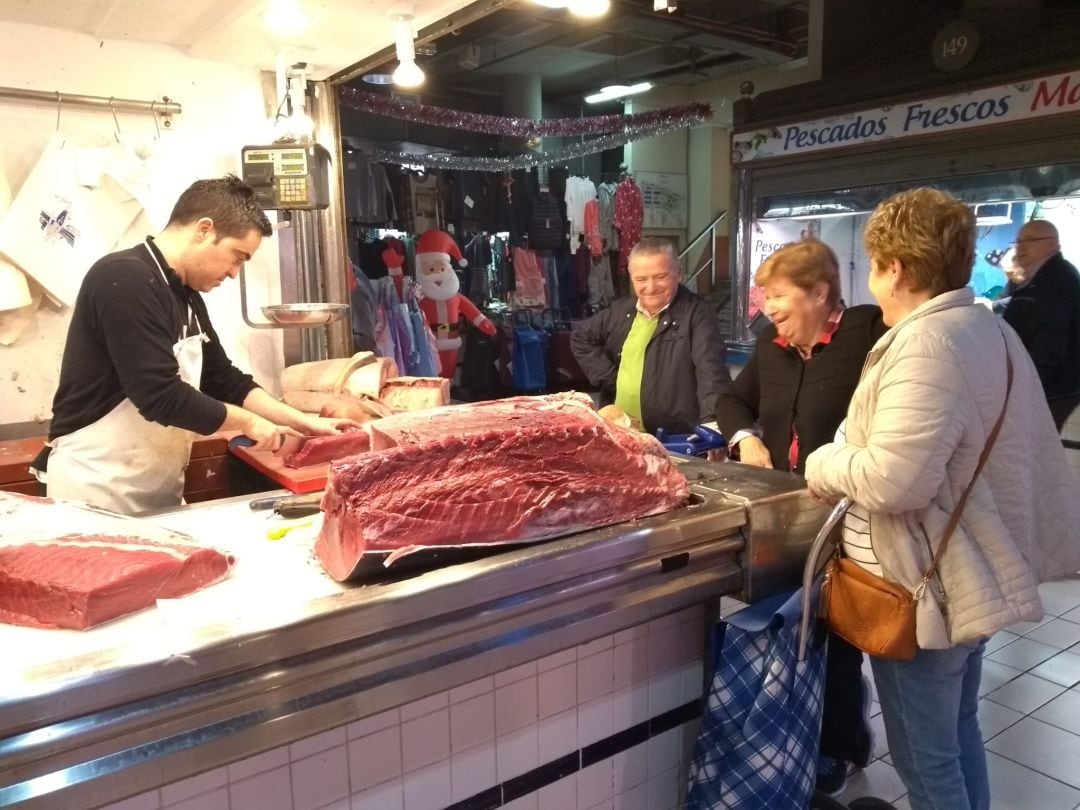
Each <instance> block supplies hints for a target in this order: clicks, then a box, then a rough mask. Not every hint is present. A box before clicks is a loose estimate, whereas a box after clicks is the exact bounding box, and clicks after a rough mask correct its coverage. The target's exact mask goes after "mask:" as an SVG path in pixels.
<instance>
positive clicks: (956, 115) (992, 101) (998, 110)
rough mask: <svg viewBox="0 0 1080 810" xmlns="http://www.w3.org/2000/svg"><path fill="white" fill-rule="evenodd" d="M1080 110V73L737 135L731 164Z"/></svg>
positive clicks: (1058, 75)
mask: <svg viewBox="0 0 1080 810" xmlns="http://www.w3.org/2000/svg"><path fill="white" fill-rule="evenodd" d="M1077 110H1080V71H1077V72H1073V73H1059V74H1057V75H1056V76H1049V77H1047V78H1044V79H1034V80H1028V81H1023V82H1018V83H1016V84H1008V85H1001V86H999V87H988V88H983V89H981V90H972V91H971V92H970V93H960V94H957V95H952V96H941V97H939V98H934V99H929V100H926V101H914V102H911V103H908V104H897V105H894V106H891V107H880V108H878V109H876V110H864V111H862V112H858V113H848V114H846V115H838V116H835V117H831V118H822V119H819V120H817V121H804V122H800V123H797V124H783V125H781V126H777V127H770V128H767V129H759V130H748V131H745V132H737V133H735V136H734V138H733V139H732V143H731V162H732V163H749V162H751V161H755V160H765V159H767V158H776V157H784V156H786V155H800V154H805V153H807V152H819V151H821V150H824V149H839V148H843V147H845V146H857V145H860V144H866V143H874V142H875V141H884V140H889V139H895V138H908V137H912V136H915V135H929V134H931V133H935V132H950V131H952V130H960V129H973V128H975V127H982V126H987V125H989V124H1000V123H1006V122H1010V121H1022V120H1025V119H1030V118H1042V117H1044V116H1048V115H1058V114H1060V113H1066V112H1070V111H1077Z"/></svg>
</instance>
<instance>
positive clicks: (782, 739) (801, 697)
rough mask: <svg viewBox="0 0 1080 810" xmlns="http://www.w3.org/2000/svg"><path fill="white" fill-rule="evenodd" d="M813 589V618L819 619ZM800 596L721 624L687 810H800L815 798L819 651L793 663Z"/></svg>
mask: <svg viewBox="0 0 1080 810" xmlns="http://www.w3.org/2000/svg"><path fill="white" fill-rule="evenodd" d="M817 590H818V587H817V586H815V587H814V589H813V593H812V594H811V596H812V598H811V610H812V611H813V613H811V614H810V615H816V613H817ZM801 602H802V589H799V590H797V591H795V592H794V593H785V594H779V595H777V596H774V597H770V598H769V599H765V600H762V601H761V602H758V603H756V604H754V605H751V606H750V607H747V608H745V609H743V610H741V611H739V612H738V613H736V614H734V615H733V616H731V617H730V618H729V619H727V620H726V621H720V622H717V625H716V629H715V631H714V632H715V638H714V647H713V649H714V650H715V660H714V666H713V679H712V687H711V688H710V690H709V694H708V699H707V702H706V705H705V710H704V716H703V717H702V723H701V734H700V736H699V737H698V740H697V743H696V744H695V746H694V757H693V761H692V762H691V765H690V786H689V791H688V793H687V797H686V810H719V809H720V808H724V810H727V808H739V810H799V809H800V808H805V807H807V806H808V805H809V802H810V796H811V794H812V793H813V791H814V778H815V772H816V768H817V754H818V737H819V735H820V733H821V705H822V691H823V685H824V678H825V646H824V644H823V643H821V642H822V640H823V639H814V643H812V644H811V645H810V648H809V650H808V653H807V656H806V660H805V661H801V662H800V661H799V660H798V652H799V619H800V616H801V615H802V604H801Z"/></svg>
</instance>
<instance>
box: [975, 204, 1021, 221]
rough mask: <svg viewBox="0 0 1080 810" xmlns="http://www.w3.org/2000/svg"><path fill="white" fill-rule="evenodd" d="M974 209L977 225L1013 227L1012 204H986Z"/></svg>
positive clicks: (976, 206)
mask: <svg viewBox="0 0 1080 810" xmlns="http://www.w3.org/2000/svg"><path fill="white" fill-rule="evenodd" d="M973 207H974V209H975V224H976V225H1012V203H984V204H982V205H975V206H973Z"/></svg>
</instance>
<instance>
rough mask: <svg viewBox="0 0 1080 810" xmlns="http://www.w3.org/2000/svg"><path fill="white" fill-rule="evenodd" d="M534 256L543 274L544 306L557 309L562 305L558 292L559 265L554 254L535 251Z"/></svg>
mask: <svg viewBox="0 0 1080 810" xmlns="http://www.w3.org/2000/svg"><path fill="white" fill-rule="evenodd" d="M536 258H537V260H538V261H539V262H540V271H541V272H542V273H543V274H544V306H546V307H548V308H549V309H558V308H559V307H560V306H562V304H561V301H562V297H561V295H560V292H559V266H558V263H557V262H556V261H555V255H554V254H553V253H549V252H547V251H544V252H543V253H537V255H536Z"/></svg>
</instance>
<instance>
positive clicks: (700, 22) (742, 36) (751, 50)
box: [614, 0, 803, 64]
mask: <svg viewBox="0 0 1080 810" xmlns="http://www.w3.org/2000/svg"><path fill="white" fill-rule="evenodd" d="M614 7H615V8H616V9H617V10H618V12H619V13H620V14H625V15H627V16H633V17H637V18H638V19H641V20H647V19H653V20H655V15H656V13H657V12H653V11H649V10H646V9H645V8H643V7H642V6H641V4H640V2H637V0H615V3H614ZM776 13H781V11H777V12H776ZM678 19H679V20H680V22H684V23H685V24H686V25H688V26H690V27H693V28H697V29H698V30H699V31H701V32H702V33H706V34H711V35H713V36H715V37H717V38H718V39H720V40H722V41H723V42H724V46H725V47H726V48H727V49H729V50H732V51H736V52H738V53H741V54H743V55H745V56H749V57H752V58H754V59H760V60H761V61H762V62H766V63H768V64H779V63H782V62H786V61H788V60H789V59H793V58H795V57H797V56H802V50H803V45H802V43H799V42H796V41H795V40H793V39H790V38H786V37H778V36H776V35H775V34H772V33H770V32H767V31H762V30H760V29H757V28H751V27H750V26H746V25H739V24H738V23H720V22H717V21H716V20H711V19H709V18H708V17H700V16H697V15H694V14H689V13H683V12H681V11H680V12H678Z"/></svg>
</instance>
